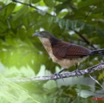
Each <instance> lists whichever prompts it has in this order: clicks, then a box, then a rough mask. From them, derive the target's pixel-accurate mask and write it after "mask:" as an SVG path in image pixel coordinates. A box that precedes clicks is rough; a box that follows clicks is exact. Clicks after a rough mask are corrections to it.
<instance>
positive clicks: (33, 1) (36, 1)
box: [31, 0, 40, 3]
mask: <svg viewBox="0 0 104 103" xmlns="http://www.w3.org/2000/svg"><path fill="white" fill-rule="evenodd" d="M39 1H40V0H31V3H38V2H39Z"/></svg>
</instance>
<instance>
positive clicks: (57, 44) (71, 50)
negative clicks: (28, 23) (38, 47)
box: [33, 31, 104, 73]
mask: <svg viewBox="0 0 104 103" xmlns="http://www.w3.org/2000/svg"><path fill="white" fill-rule="evenodd" d="M33 36H38V37H39V39H40V41H41V42H42V44H43V46H44V48H45V49H46V51H47V52H48V54H49V56H50V57H51V58H52V60H53V62H56V63H58V64H59V65H60V66H61V67H62V68H63V69H62V70H61V71H60V72H59V73H61V72H62V71H63V70H64V69H67V68H69V67H71V66H73V65H76V64H78V63H80V62H82V61H83V60H85V59H86V57H88V56H90V55H93V54H104V49H99V50H90V49H88V48H85V47H83V46H79V45H76V44H73V43H69V42H65V41H62V40H60V39H57V38H56V37H55V36H54V35H52V34H51V33H49V32H47V31H41V32H37V33H35V34H33Z"/></svg>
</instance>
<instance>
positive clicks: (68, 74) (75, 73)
mask: <svg viewBox="0 0 104 103" xmlns="http://www.w3.org/2000/svg"><path fill="white" fill-rule="evenodd" d="M102 69H104V62H103V63H99V64H97V65H94V66H92V67H89V68H87V69H84V70H77V71H72V72H64V73H62V74H60V76H58V75H50V76H36V77H31V78H20V79H18V80H17V78H16V79H9V80H11V81H14V82H31V81H45V80H57V79H62V78H68V77H75V76H81V75H84V74H89V73H93V72H94V71H99V70H102Z"/></svg>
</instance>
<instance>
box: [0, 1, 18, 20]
mask: <svg viewBox="0 0 104 103" xmlns="http://www.w3.org/2000/svg"><path fill="white" fill-rule="evenodd" d="M15 6H16V5H15V4H14V3H10V4H8V5H7V6H5V7H4V9H3V10H2V11H1V14H0V15H2V16H3V17H4V18H5V19H6V18H8V16H10V15H11V14H12V12H13V10H14V8H15Z"/></svg>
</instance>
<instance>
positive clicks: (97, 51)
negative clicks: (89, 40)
mask: <svg viewBox="0 0 104 103" xmlns="http://www.w3.org/2000/svg"><path fill="white" fill-rule="evenodd" d="M93 54H100V55H104V49H99V50H92V51H91V55H93Z"/></svg>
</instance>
